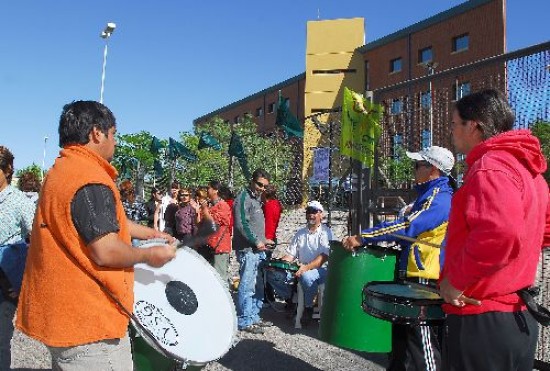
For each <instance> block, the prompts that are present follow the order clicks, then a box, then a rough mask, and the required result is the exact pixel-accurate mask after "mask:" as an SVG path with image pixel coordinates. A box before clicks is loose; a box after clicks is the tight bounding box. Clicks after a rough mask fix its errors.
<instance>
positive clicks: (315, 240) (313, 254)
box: [267, 201, 332, 324]
mask: <svg viewBox="0 0 550 371" xmlns="http://www.w3.org/2000/svg"><path fill="white" fill-rule="evenodd" d="M323 212H324V209H323V206H322V205H321V203H320V202H319V201H311V202H308V204H307V207H306V220H307V227H305V228H302V229H300V230H298V232H296V235H295V236H294V237H293V238H292V241H291V243H290V245H289V246H288V248H287V249H286V250H285V255H284V256H283V257H282V258H281V259H282V260H285V261H288V262H295V261H297V262H298V265H299V266H300V268H299V269H298V271H297V272H296V277H297V278H298V279H299V282H300V284H301V285H302V289H303V291H304V303H305V310H304V316H303V317H302V321H303V322H304V324H307V322H309V321H310V320H311V318H312V315H313V298H314V296H315V294H316V293H317V287H318V286H319V285H320V284H322V283H324V282H325V278H326V275H327V268H326V264H325V263H326V262H327V260H328V255H329V252H330V245H329V241H330V240H331V239H332V231H331V230H330V228H329V227H327V226H325V225H323V224H321V220H323ZM281 273H282V274H281ZM267 280H268V282H269V283H270V284H271V285H272V286H273V288H274V289H275V292H276V293H277V294H278V295H280V296H281V297H282V298H284V299H287V300H288V299H290V298H291V296H292V290H291V288H292V282H293V277H292V275H291V274H290V273H286V274H285V273H284V272H281V271H269V272H268V275H267Z"/></svg>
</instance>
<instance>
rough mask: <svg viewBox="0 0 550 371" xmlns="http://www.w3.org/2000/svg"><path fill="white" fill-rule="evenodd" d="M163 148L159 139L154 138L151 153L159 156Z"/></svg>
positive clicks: (150, 148)
mask: <svg viewBox="0 0 550 371" xmlns="http://www.w3.org/2000/svg"><path fill="white" fill-rule="evenodd" d="M161 148H162V143H161V141H160V140H159V138H157V137H155V136H154V137H153V140H152V141H151V145H150V146H149V152H151V153H152V154H154V155H158V154H159V151H160V149H161Z"/></svg>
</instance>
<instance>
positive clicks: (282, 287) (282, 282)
mask: <svg viewBox="0 0 550 371" xmlns="http://www.w3.org/2000/svg"><path fill="white" fill-rule="evenodd" d="M266 277H267V282H269V283H270V284H271V287H273V289H274V290H275V292H276V293H277V295H279V296H280V297H282V298H283V299H290V298H291V296H292V288H293V281H294V276H293V275H292V274H291V273H290V272H285V271H280V270H274V271H268V272H267V275H266ZM326 277H327V268H325V267H321V268H317V269H312V270H309V271H307V272H305V273H303V274H302V276H301V277H300V278H299V282H300V284H301V285H302V289H303V290H304V305H305V306H306V307H312V306H313V298H314V297H315V295H316V294H317V288H318V287H319V285H320V284H322V283H325V279H326Z"/></svg>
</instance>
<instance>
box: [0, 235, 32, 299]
mask: <svg viewBox="0 0 550 371" xmlns="http://www.w3.org/2000/svg"><path fill="white" fill-rule="evenodd" d="M27 251H28V245H27V244H26V243H25V241H21V242H17V243H14V244H12V245H2V246H0V269H2V270H3V271H4V273H5V274H6V277H8V280H9V281H10V283H11V286H12V287H13V289H14V290H15V291H16V292H17V293H19V290H21V283H22V281H23V272H24V271H25V262H26V260H27ZM2 300H3V297H2V294H1V293H0V301H2Z"/></svg>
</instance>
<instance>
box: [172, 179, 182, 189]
mask: <svg viewBox="0 0 550 371" xmlns="http://www.w3.org/2000/svg"><path fill="white" fill-rule="evenodd" d="M174 188H177V189H179V188H180V182H178V181H177V180H174V181H173V182H172V184H170V189H174Z"/></svg>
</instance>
